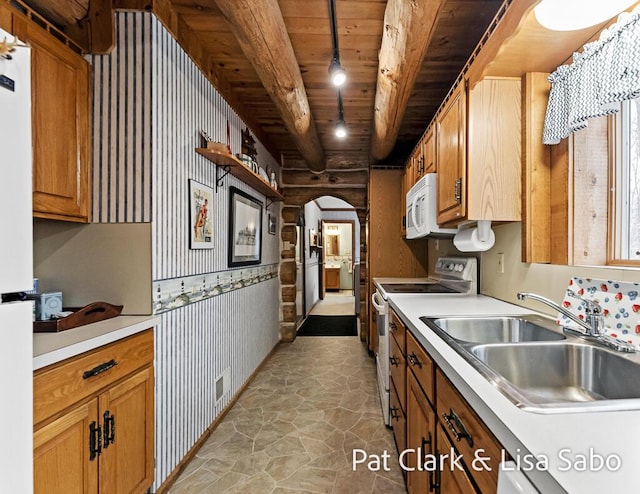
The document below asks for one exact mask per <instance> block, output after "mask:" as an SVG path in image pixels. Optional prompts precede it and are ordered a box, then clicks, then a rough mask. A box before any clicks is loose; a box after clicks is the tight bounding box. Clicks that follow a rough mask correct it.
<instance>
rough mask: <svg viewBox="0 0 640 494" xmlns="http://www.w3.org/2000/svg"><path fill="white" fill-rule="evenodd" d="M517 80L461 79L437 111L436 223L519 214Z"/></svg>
mask: <svg viewBox="0 0 640 494" xmlns="http://www.w3.org/2000/svg"><path fill="white" fill-rule="evenodd" d="M520 100H521V80H520V79H519V78H486V79H484V80H483V81H481V82H479V83H478V84H477V85H476V86H475V87H474V88H473V89H472V90H470V91H467V88H466V84H465V82H464V81H463V82H461V83H460V84H459V85H458V87H457V88H456V89H455V91H454V92H453V94H452V96H451V98H450V99H449V100H448V102H447V103H446V105H445V106H444V107H443V109H442V111H441V112H439V113H438V116H437V141H436V155H437V157H436V161H437V163H438V172H437V173H438V223H439V224H455V223H458V222H460V221H463V220H470V221H476V220H491V221H519V220H520V218H521V214H520V210H521V199H520V197H521V192H520V189H521V178H520V177H521V164H520V161H521V139H522V137H521V114H520V106H521V101H520Z"/></svg>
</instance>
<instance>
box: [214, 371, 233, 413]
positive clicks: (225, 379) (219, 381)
mask: <svg viewBox="0 0 640 494" xmlns="http://www.w3.org/2000/svg"><path fill="white" fill-rule="evenodd" d="M230 387H231V367H227V368H226V369H225V370H224V371H223V372H222V374H220V375H219V376H218V377H217V378H216V404H217V403H218V402H219V401H220V400H221V399H222V398H223V397H224V395H226V394H227V393H228V392H229V388H230Z"/></svg>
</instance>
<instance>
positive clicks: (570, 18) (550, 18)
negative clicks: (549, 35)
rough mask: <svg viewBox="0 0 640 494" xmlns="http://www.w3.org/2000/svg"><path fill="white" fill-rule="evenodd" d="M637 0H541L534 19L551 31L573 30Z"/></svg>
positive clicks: (608, 15) (535, 10)
mask: <svg viewBox="0 0 640 494" xmlns="http://www.w3.org/2000/svg"><path fill="white" fill-rule="evenodd" d="M636 1H637V0H607V1H603V0H542V1H541V2H540V3H539V4H538V5H537V6H536V7H535V9H534V12H535V14H536V19H537V20H538V22H539V23H540V24H541V25H542V26H543V27H546V28H547V29H551V30H553V31H574V30H578V29H584V28H586V27H589V26H595V25H596V24H600V23H601V22H604V21H606V20H608V19H611V18H612V17H614V16H616V15H618V14H619V13H620V12H622V11H623V10H625V9H627V8H628V7H629V6H630V5H632V4H633V3H635V2H636Z"/></svg>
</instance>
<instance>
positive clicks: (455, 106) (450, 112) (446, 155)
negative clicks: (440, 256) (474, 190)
mask: <svg viewBox="0 0 640 494" xmlns="http://www.w3.org/2000/svg"><path fill="white" fill-rule="evenodd" d="M436 129H437V130H436V131H437V134H438V138H437V143H436V160H437V162H438V200H437V202H438V224H445V223H451V222H455V221H457V220H460V219H462V218H464V216H465V214H466V200H465V197H466V194H465V189H464V187H465V185H466V172H467V148H466V139H467V86H466V81H464V80H463V81H462V82H461V83H460V84H458V87H456V89H455V90H454V92H453V94H452V95H451V98H450V99H449V101H448V102H447V104H446V105H445V106H444V108H443V109H442V111H441V112H440V113H438V116H437V117H436Z"/></svg>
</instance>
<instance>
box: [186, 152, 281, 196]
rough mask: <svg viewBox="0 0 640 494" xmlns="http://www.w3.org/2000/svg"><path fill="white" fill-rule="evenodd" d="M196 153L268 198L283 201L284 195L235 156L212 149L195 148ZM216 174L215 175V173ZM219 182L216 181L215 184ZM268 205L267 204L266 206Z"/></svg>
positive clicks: (220, 178) (220, 179)
mask: <svg viewBox="0 0 640 494" xmlns="http://www.w3.org/2000/svg"><path fill="white" fill-rule="evenodd" d="M196 153H198V154H200V155H202V156H204V157H205V158H207V159H208V160H209V161H211V162H213V163H215V164H216V165H219V166H221V167H223V168H224V169H225V171H227V172H228V173H231V175H233V176H234V177H237V178H239V179H240V180H242V181H243V182H244V183H246V184H247V185H249V186H250V187H253V188H254V189H255V190H257V191H258V192H260V193H261V194H264V195H265V196H266V197H267V198H268V199H271V200H272V201H283V200H284V196H283V195H282V194H281V193H280V192H278V191H277V190H276V189H274V188H273V187H271V185H270V184H269V183H268V182H266V181H265V180H264V179H263V178H262V177H261V176H260V175H258V174H257V173H254V172H253V171H251V170H249V168H247V167H246V166H244V165H243V164H242V162H241V161H240V160H239V159H237V158H236V157H235V156H233V155H231V154H227V153H221V152H219V151H215V150H213V149H207V148H196ZM225 175H226V173H225V174H223V175H222V177H219V178H218V180H217V182H222V179H223V178H224V177H225ZM216 176H217V175H216ZM218 185H220V184H218V183H216V186H218ZM267 207H268V206H267Z"/></svg>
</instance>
